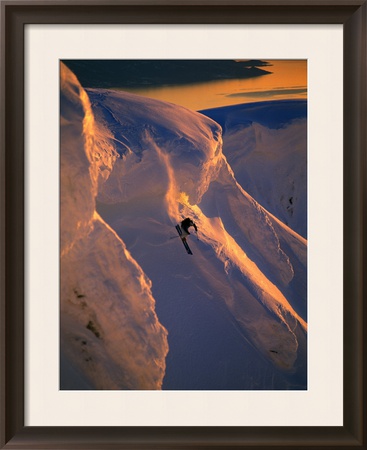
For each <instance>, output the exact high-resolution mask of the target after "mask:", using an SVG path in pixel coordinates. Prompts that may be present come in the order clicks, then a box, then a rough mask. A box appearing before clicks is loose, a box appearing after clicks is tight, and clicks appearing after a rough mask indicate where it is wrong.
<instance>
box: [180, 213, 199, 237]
mask: <svg viewBox="0 0 367 450" xmlns="http://www.w3.org/2000/svg"><path fill="white" fill-rule="evenodd" d="M190 227H194V228H195V231H196V232H197V231H198V227H197V226H196V224H195V222H194V221H193V220H191V219H190V217H186V219H184V220H183V221H182V222H181V229H182V231H183V233H182V235H183V236H188V235H189V234H190V232H189V228H190Z"/></svg>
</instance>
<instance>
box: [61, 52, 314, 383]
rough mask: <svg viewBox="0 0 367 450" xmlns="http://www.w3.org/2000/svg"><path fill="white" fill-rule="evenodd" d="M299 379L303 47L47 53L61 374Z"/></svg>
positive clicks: (111, 378) (302, 357)
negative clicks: (173, 55)
mask: <svg viewBox="0 0 367 450" xmlns="http://www.w3.org/2000/svg"><path fill="white" fill-rule="evenodd" d="M307 388H308V380H307V61H306V60H265V59H259V60H254V59H245V58H241V59H237V60H153V59H152V60H62V61H60V389H61V390H171V391H173V390H191V391H192V390H248V391H250V390H252V391H253V390H256V391H258V390H268V391H270V390H273V391H274V390H283V391H284V390H307Z"/></svg>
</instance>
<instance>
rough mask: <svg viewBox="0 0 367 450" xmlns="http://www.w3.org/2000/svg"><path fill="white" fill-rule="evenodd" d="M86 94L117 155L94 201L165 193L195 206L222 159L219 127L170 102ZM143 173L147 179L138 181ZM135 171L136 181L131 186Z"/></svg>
mask: <svg viewBox="0 0 367 450" xmlns="http://www.w3.org/2000/svg"><path fill="white" fill-rule="evenodd" d="M87 92H88V94H89V96H90V98H91V101H92V105H93V111H94V114H95V116H96V118H97V119H98V121H99V122H100V123H103V124H105V125H106V126H108V128H109V130H110V131H112V133H113V135H114V142H115V145H116V148H117V150H118V152H119V154H120V156H121V159H120V161H117V162H116V164H115V167H114V171H113V174H112V175H113V176H112V178H111V180H109V181H108V182H107V183H106V186H104V188H103V189H102V190H101V192H100V199H103V201H105V202H113V201H127V200H128V199H130V198H131V196H134V197H135V198H138V197H140V198H141V197H145V196H147V195H149V194H151V193H153V192H155V193H157V194H159V192H164V193H166V192H170V195H172V196H174V197H175V199H176V200H177V197H178V196H179V195H180V194H181V193H184V194H185V195H187V196H188V197H189V199H190V202H191V203H193V204H195V203H198V202H199V201H200V199H201V197H202V196H203V194H204V193H205V192H206V190H207V189H208V185H209V183H210V181H211V179H212V178H213V177H214V176H215V174H216V173H217V171H218V167H219V161H220V158H221V155H222V135H221V127H220V126H219V125H218V124H217V123H216V122H214V121H213V120H211V119H209V118H208V117H205V116H203V115H201V114H198V113H196V112H194V111H191V110H189V109H186V108H183V107H180V106H177V105H173V104H171V103H167V102H160V101H156V100H152V99H148V98H145V97H141V96H138V95H134V94H130V93H126V92H122V91H106V90H96V89H90V90H88V91H87ZM152 169H153V170H152ZM148 171H149V176H141V174H142V173H145V172H148ZM137 172H139V176H138V182H136V181H134V180H136V177H137ZM130 175H131V176H130ZM142 180H144V182H142ZM166 200H167V202H171V204H170V206H171V208H172V211H171V216H172V218H174V217H177V210H175V208H174V203H175V200H174V199H173V198H171V199H170V198H168V197H167V199H166Z"/></svg>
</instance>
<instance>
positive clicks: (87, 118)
mask: <svg viewBox="0 0 367 450" xmlns="http://www.w3.org/2000/svg"><path fill="white" fill-rule="evenodd" d="M117 156H118V155H117V153H116V151H115V149H114V146H113V145H112V144H111V141H110V133H109V131H108V130H106V129H102V128H101V127H100V126H99V125H98V124H96V123H95V121H94V117H93V114H92V111H91V107H90V103H89V99H88V96H87V95H86V93H85V91H84V90H83V89H82V88H81V86H80V85H79V83H78V81H77V79H76V78H75V77H74V75H73V74H72V73H71V72H70V71H69V70H68V69H66V68H65V66H63V65H61V235H60V240H61V244H60V253H61V292H60V299H61V301H60V307H61V388H62V389H71V388H93V389H159V388H160V387H161V385H162V379H163V376H164V373H165V356H166V354H167V350H168V346H167V338H166V335H167V332H166V330H165V329H164V327H163V326H162V325H161V324H160V323H159V322H158V319H157V316H156V314H155V309H154V303H155V302H154V299H153V297H152V293H151V282H150V280H149V279H148V278H147V277H146V275H145V274H144V272H143V271H142V269H141V267H140V266H139V265H138V264H137V262H136V261H135V260H134V259H133V258H132V256H131V254H130V252H129V251H128V250H127V249H126V246H125V244H124V243H123V242H122V240H121V239H120V238H119V237H118V236H117V234H116V233H115V231H114V230H112V229H111V228H110V227H109V226H108V225H107V224H106V223H105V222H104V221H103V219H102V218H101V217H100V216H99V214H98V213H97V212H96V209H95V196H96V194H97V192H98V185H99V183H100V181H101V180H103V179H105V178H108V176H109V174H110V171H111V170H112V167H113V164H114V162H115V161H116V158H117ZM76 379H78V382H76V381H75V380H76Z"/></svg>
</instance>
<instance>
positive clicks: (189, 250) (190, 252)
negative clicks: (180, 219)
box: [176, 225, 192, 255]
mask: <svg viewBox="0 0 367 450" xmlns="http://www.w3.org/2000/svg"><path fill="white" fill-rule="evenodd" d="M176 230H177V233H178V234H179V236H180V238H181V241H182V243H183V245H184V247H185V249H186V251H187V253H188V254H189V255H192V251H191V249H190V247H189V244H188V243H187V241H186V238H185V237H183V236H182V230H181V227H180V225H176Z"/></svg>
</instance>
